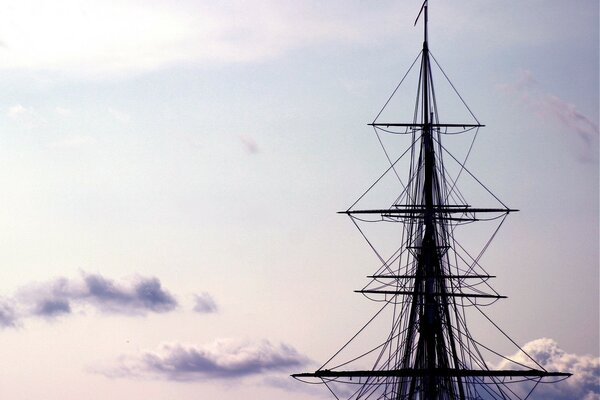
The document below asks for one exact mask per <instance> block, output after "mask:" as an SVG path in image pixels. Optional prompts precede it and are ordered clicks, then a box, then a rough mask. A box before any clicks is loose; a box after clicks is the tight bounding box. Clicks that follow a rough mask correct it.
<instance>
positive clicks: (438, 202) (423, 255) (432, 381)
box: [398, 1, 465, 400]
mask: <svg viewBox="0 0 600 400" xmlns="http://www.w3.org/2000/svg"><path fill="white" fill-rule="evenodd" d="M427 8H428V5H427V1H425V2H424V3H423V6H422V8H421V12H420V13H419V16H420V15H421V14H423V21H424V23H423V37H424V39H423V50H422V59H421V74H420V75H421V82H420V88H421V93H420V97H421V100H422V107H421V124H422V137H421V149H420V154H421V156H420V162H419V169H421V170H423V171H424V176H423V180H422V184H418V185H415V193H414V195H413V196H412V198H413V199H419V198H420V199H421V207H422V209H423V211H424V218H423V220H422V221H423V227H422V228H421V229H423V230H424V233H423V236H422V237H419V236H417V239H416V240H415V241H416V242H420V243H421V244H420V246H419V245H418V244H419V243H413V247H414V248H415V249H416V259H417V270H416V276H417V278H416V279H415V285H414V294H413V302H412V307H413V308H414V310H413V311H412V312H411V314H417V315H418V320H417V321H414V323H413V325H412V330H413V331H414V332H413V334H412V335H411V340H415V336H416V333H417V332H416V331H417V330H418V343H417V346H416V356H415V357H414V358H413V357H411V354H410V352H411V351H412V349H413V348H414V347H413V346H411V345H410V343H407V346H405V356H404V365H403V367H404V368H414V369H421V370H424V371H427V373H426V374H425V375H424V376H423V378H422V381H421V382H419V380H417V379H413V380H411V382H410V385H409V387H408V388H406V387H404V386H406V385H405V382H404V381H401V383H400V387H399V390H398V396H399V398H400V396H401V395H402V394H403V393H405V392H406V390H407V389H408V398H410V399H412V398H415V394H416V392H417V391H419V392H421V393H422V395H424V396H426V398H429V399H437V398H444V397H446V396H445V395H443V392H446V394H447V395H448V396H449V398H452V399H460V400H464V399H465V393H464V388H463V384H462V379H461V377H457V378H456V380H454V379H453V378H452V377H444V376H439V375H437V373H436V371H437V370H438V369H439V368H444V369H447V368H450V367H452V368H453V369H458V368H460V365H459V361H458V360H459V357H458V354H457V353H456V344H455V340H454V335H453V332H452V329H451V318H450V307H449V304H448V298H447V297H446V296H445V292H446V289H447V285H446V282H445V279H446V278H445V277H444V276H445V275H446V273H445V271H444V270H443V265H442V261H441V259H440V255H441V251H443V249H445V248H446V247H447V240H446V235H445V227H444V222H443V220H442V219H440V218H436V217H437V216H436V210H440V209H443V208H444V207H445V199H444V198H443V196H440V194H441V193H442V190H441V188H440V179H439V177H438V175H437V168H436V154H435V146H434V140H433V134H434V132H433V128H432V126H431V125H432V122H433V119H434V114H433V112H432V111H431V103H432V97H433V92H434V91H433V80H432V79H431V67H430V58H429V45H428V10H427ZM418 18H419V17H417V20H418ZM415 23H416V21H415ZM421 280H422V281H421ZM423 289H424V290H423ZM423 305H424V307H423ZM418 308H421V310H418ZM409 341H410V340H409ZM448 347H449V348H448ZM448 351H450V354H449V352H448ZM411 361H412V362H413V365H410V364H409V363H410V362H411ZM418 387H420V389H418Z"/></svg>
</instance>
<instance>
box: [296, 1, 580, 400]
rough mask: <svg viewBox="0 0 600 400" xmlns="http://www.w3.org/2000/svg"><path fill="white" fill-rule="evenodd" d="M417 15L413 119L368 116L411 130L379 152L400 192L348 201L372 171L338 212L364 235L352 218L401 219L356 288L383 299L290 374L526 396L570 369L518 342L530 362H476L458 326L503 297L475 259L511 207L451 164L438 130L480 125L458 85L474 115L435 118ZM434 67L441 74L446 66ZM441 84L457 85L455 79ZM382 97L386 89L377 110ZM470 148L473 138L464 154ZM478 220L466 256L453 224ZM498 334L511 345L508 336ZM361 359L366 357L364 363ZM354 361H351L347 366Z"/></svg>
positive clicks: (381, 386) (381, 390) (407, 393)
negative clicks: (366, 343)
mask: <svg viewBox="0 0 600 400" xmlns="http://www.w3.org/2000/svg"><path fill="white" fill-rule="evenodd" d="M421 17H422V19H423V23H424V41H423V48H422V50H421V53H420V61H421V63H420V70H419V80H418V90H417V101H416V106H415V109H414V119H413V121H411V122H402V123H395V122H387V121H386V122H380V121H378V118H379V117H380V116H381V114H382V112H380V113H379V114H378V115H377V117H376V118H375V121H373V122H372V123H371V124H369V125H371V126H372V127H373V129H374V130H375V133H376V134H377V135H378V139H379V140H380V143H382V142H381V139H380V137H379V133H380V132H383V133H393V134H398V133H401V134H408V135H412V142H411V145H410V147H409V148H408V149H407V150H406V151H405V152H404V153H402V155H401V156H400V157H399V158H398V159H397V160H395V161H392V160H391V158H390V156H389V154H388V152H387V151H386V149H385V146H384V151H386V157H387V158H388V160H389V161H390V168H388V170H387V171H386V172H385V173H384V175H385V174H387V173H389V172H390V171H393V172H394V174H396V176H397V178H398V180H399V182H400V184H401V187H402V191H401V193H400V195H399V196H398V197H397V198H396V200H395V201H394V202H393V204H391V205H390V206H389V207H387V208H377V209H355V208H354V207H355V206H356V205H357V203H358V202H359V201H360V200H361V199H362V198H363V197H364V196H365V195H366V194H367V192H369V191H370V190H371V189H372V188H373V187H374V186H375V185H376V184H377V183H378V182H379V181H380V179H381V177H380V178H379V179H378V180H377V181H376V182H375V183H374V184H373V185H372V186H371V187H370V188H369V189H368V190H367V192H365V194H363V195H362V196H361V197H360V198H359V199H358V200H357V201H356V202H355V203H354V204H353V205H352V206H351V207H350V208H349V209H348V210H346V211H343V212H341V213H344V214H347V215H348V216H349V217H350V218H351V219H352V221H353V222H354V223H355V225H356V226H357V228H358V229H359V230H360V232H361V234H363V236H365V239H366V238H367V237H366V235H365V233H364V232H363V231H362V229H361V228H360V226H359V225H358V223H359V222H360V221H365V220H363V219H361V218H359V216H360V217H362V218H365V217H369V216H378V217H379V219H377V220H368V222H375V221H380V222H395V223H400V224H402V226H403V230H402V238H401V240H402V246H401V247H400V248H399V249H397V250H396V251H395V252H393V254H392V255H391V256H389V257H384V256H383V255H381V254H380V253H379V252H378V251H377V250H376V249H375V247H374V246H373V245H372V244H371V242H370V241H369V245H370V246H371V247H372V248H373V250H374V251H375V252H376V254H377V256H378V257H379V259H380V261H381V266H380V268H379V269H378V270H377V271H376V272H375V273H373V274H372V275H370V276H369V278H370V279H371V281H370V282H369V284H367V285H366V286H365V287H364V288H363V289H361V290H358V291H357V292H359V293H362V294H363V295H365V296H368V297H369V298H370V299H373V300H376V301H382V302H383V303H384V305H383V307H382V308H381V309H380V310H379V311H378V312H377V314H376V315H375V316H374V317H373V318H371V319H370V320H369V321H368V322H367V324H366V325H365V326H364V327H363V328H362V329H361V330H360V331H359V332H358V333H357V334H356V335H354V336H353V337H352V339H350V341H348V342H347V343H346V344H345V345H344V346H343V347H342V348H341V349H340V350H339V351H338V352H337V353H336V354H335V355H334V356H333V357H332V358H331V359H329V360H328V361H327V362H326V363H325V364H324V365H323V366H321V368H319V369H318V370H317V371H315V372H312V373H300V374H294V375H293V377H295V378H297V379H301V380H304V379H308V378H316V379H319V380H320V381H321V382H322V383H324V384H325V385H326V386H327V388H328V389H329V390H330V391H331V393H332V394H333V396H335V398H337V399H340V398H347V399H349V400H359V399H389V400H400V399H407V400H416V399H419V400H424V399H427V400H446V399H447V400H454V399H460V400H467V399H469V400H472V399H504V400H506V399H525V398H527V397H529V395H530V394H531V391H532V390H533V389H534V388H535V386H537V384H538V383H540V382H542V380H543V379H544V378H546V380H547V379H548V378H554V380H560V379H565V378H566V377H568V376H570V374H569V373H563V372H550V371H546V370H545V369H544V368H543V367H542V366H541V365H540V364H539V363H537V362H536V361H535V360H533V359H532V358H531V357H529V356H528V355H527V354H526V353H524V352H523V350H522V349H520V348H519V350H520V351H521V352H523V354H525V356H526V357H527V358H528V360H529V361H530V364H531V365H525V364H523V363H519V362H517V361H515V360H509V359H508V358H507V357H504V356H501V357H502V358H503V359H504V360H505V361H506V363H507V364H508V365H510V366H511V368H503V369H492V368H490V367H489V366H488V364H487V362H486V360H484V356H483V354H482V353H481V349H482V348H483V349H485V350H488V351H491V352H492V354H495V355H499V354H498V353H497V352H494V351H493V350H491V349H489V348H488V347H486V346H484V345H482V344H481V343H480V342H478V341H476V340H475V339H474V338H473V337H472V336H471V334H470V332H469V330H468V328H467V324H466V314H465V309H466V308H467V307H474V308H475V309H476V310H477V311H479V312H480V313H482V314H483V315H484V316H485V318H486V319H488V320H489V321H490V322H491V320H490V319H489V317H487V316H486V315H485V313H484V312H483V311H482V310H481V304H480V303H478V301H481V300H482V299H489V301H490V302H494V301H496V300H498V299H501V298H505V296H501V295H500V294H498V293H497V292H496V291H495V290H494V289H493V288H492V287H491V286H490V285H489V283H488V282H487V281H488V280H489V279H491V278H493V277H494V276H492V275H490V274H488V273H487V272H486V271H485V270H484V269H483V267H481V265H480V263H479V260H480V258H481V255H482V254H483V253H484V252H485V250H486V249H487V247H488V246H489V244H490V242H491V241H492V239H493V238H494V237H495V235H496V233H497V232H498V229H499V228H500V226H501V225H502V223H503V222H504V220H505V218H506V217H507V215H508V214H509V213H511V212H516V211H518V210H515V209H511V208H509V207H507V206H506V205H505V204H504V203H502V202H501V201H500V199H498V197H497V196H495V195H494V194H493V193H492V192H491V191H490V190H489V189H487V188H486V187H485V186H483V184H481V182H480V181H479V180H478V179H477V178H475V177H474V175H473V174H471V172H470V171H468V170H467V169H466V167H465V163H466V158H465V161H463V162H460V161H459V160H458V159H457V158H456V157H454V156H453V155H452V154H450V153H449V152H448V151H447V150H446V148H445V147H444V146H442V144H441V136H442V135H444V134H458V133H465V132H471V131H475V135H476V134H477V132H478V131H479V128H481V127H483V126H484V125H482V124H481V123H480V122H479V121H478V120H477V118H475V116H474V115H473V113H472V112H471V110H470V109H469V107H468V106H467V105H466V103H465V102H464V100H463V99H462V97H461V96H460V94H458V92H456V95H458V97H459V98H460V100H461V102H462V104H463V105H464V107H466V109H467V110H468V113H469V115H470V116H471V118H472V119H473V120H474V121H473V122H471V121H470V122H467V123H459V122H453V123H442V122H440V121H439V117H438V106H437V101H436V97H435V90H434V85H433V75H432V63H431V60H432V59H433V60H434V62H435V65H437V66H438V67H439V68H440V70H441V67H440V66H439V64H438V63H437V61H436V60H435V59H434V58H433V57H432V56H431V53H430V50H429V44H428V2H427V1H425V2H424V3H423V5H422V7H421V10H420V12H419V15H418V17H417V20H416V21H415V24H416V23H417V22H418V20H419V19H420V18H421ZM415 61H416V60H415ZM414 64H415V63H413V65H414ZM411 68H412V66H411ZM409 71H410V70H409ZM441 71H442V74H443V75H444V77H445V78H446V79H447V76H446V74H445V73H444V72H443V70H441ZM407 75H408V73H407ZM407 75H405V76H404V78H406V76H407ZM404 78H403V79H402V81H401V83H400V84H402V82H403V81H404ZM448 82H449V83H450V85H451V87H452V89H454V90H455V91H456V89H455V88H454V85H453V84H452V83H451V82H450V81H448ZM397 90H398V88H396V90H394V93H393V94H392V96H394V94H395V93H396V91H397ZM390 100H391V97H390V99H389V100H388V102H386V104H385V105H384V109H385V108H386V106H387V105H388V103H389V102H390ZM382 111H383V109H382ZM384 128H404V131H402V132H395V131H391V130H389V129H384ZM473 140H474V139H473ZM382 146H383V143H382ZM471 148H472V144H471V147H470V148H469V152H468V153H467V156H468V154H470V150H471ZM407 154H410V168H409V175H408V180H407V182H406V184H405V183H403V181H402V180H401V179H400V176H399V175H398V173H397V171H396V167H397V163H398V161H399V160H400V159H401V158H402V157H404V156H405V155H407ZM444 154H449V155H450V156H451V158H452V159H453V160H454V161H455V162H457V163H458V164H459V165H460V170H459V172H458V174H457V176H456V177H455V178H451V177H450V176H449V173H448V171H447V169H446V168H445V166H444V161H443V155H444ZM463 172H466V174H468V175H469V176H471V177H472V178H473V179H474V180H475V181H476V182H477V183H478V184H479V185H481V187H483V189H484V190H485V192H487V193H488V194H489V195H491V197H492V198H493V199H494V200H495V201H496V203H498V206H495V207H471V205H469V203H468V202H467V201H466V199H465V198H464V196H463V195H462V193H461V192H460V191H459V189H458V187H457V184H456V183H457V181H458V178H459V177H460V176H461V174H463ZM483 215H486V217H483ZM480 220H498V221H499V224H498V227H497V228H496V229H495V230H494V232H493V234H492V235H491V238H490V239H489V240H488V241H487V242H486V244H485V246H484V247H483V249H482V250H481V252H480V253H479V254H478V255H477V256H475V257H473V256H471V255H470V254H469V253H468V252H467V251H466V250H465V248H464V247H463V246H462V245H461V244H460V243H459V242H458V241H457V240H456V238H455V236H454V233H455V232H454V231H455V229H456V227H457V226H459V225H462V224H465V223H471V222H475V221H480ZM367 240H368V239H367ZM371 296H372V297H371ZM375 296H376V297H375ZM386 309H389V310H391V314H392V318H391V329H390V330H389V332H388V333H387V335H386V337H385V338H384V339H383V341H382V342H380V343H377V344H376V346H375V347H373V348H371V349H369V350H367V351H364V352H360V353H359V354H358V355H357V356H355V357H352V358H350V359H349V360H345V361H341V362H337V360H338V359H339V358H340V357H341V355H342V353H343V352H344V351H345V350H347V349H348V348H349V346H350V345H351V344H352V343H353V342H354V341H355V340H357V338H358V337H359V336H360V335H361V334H363V333H364V330H365V329H366V328H367V327H368V326H369V325H370V324H372V323H373V321H375V320H376V319H377V318H380V317H381V315H382V312H383V311H384V310H386ZM492 324H493V322H492ZM493 325H494V326H496V325H495V324H493ZM500 332H501V333H502V334H503V335H505V334H504V332H502V331H500ZM506 338H507V339H508V340H510V342H511V343H513V344H515V343H514V341H512V340H511V339H510V338H508V336H506ZM515 346H516V344H515ZM517 347H518V346H517ZM334 361H335V362H336V363H334ZM367 363H370V365H369V366H368V367H366V368H365V367H364V366H365V365H366V364H367ZM353 365H357V366H359V368H356V369H349V367H351V366H353ZM360 366H362V368H360ZM516 378H519V379H516ZM522 380H528V381H531V382H532V388H531V389H530V390H528V391H527V392H522V391H519V390H515V389H512V388H511V385H510V384H511V383H517V382H521V381H522ZM339 384H348V385H349V387H350V389H340V386H339Z"/></svg>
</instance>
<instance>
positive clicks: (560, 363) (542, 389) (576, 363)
mask: <svg viewBox="0 0 600 400" xmlns="http://www.w3.org/2000/svg"><path fill="white" fill-rule="evenodd" d="M523 350H525V351H526V352H527V353H528V354H529V355H531V356H532V357H533V358H534V359H535V360H536V361H538V362H539V363H540V364H541V365H542V366H543V367H544V368H545V369H547V370H548V371H559V372H570V373H572V374H573V376H571V377H570V378H568V379H566V380H564V381H562V382H558V383H553V384H551V383H547V384H544V383H541V384H539V385H538V387H537V388H536V389H535V391H534V393H533V396H532V398H534V399H544V400H573V399H581V400H599V399H600V386H598V382H599V381H600V359H599V358H597V357H593V356H590V355H578V354H571V353H567V352H565V351H564V350H562V349H561V348H560V347H559V346H558V344H557V343H556V341H554V340H552V339H548V338H542V339H536V340H533V341H531V342H529V343H527V344H526V345H525V346H523ZM510 358H512V359H513V360H515V361H518V362H520V363H523V364H526V365H530V364H531V362H530V360H529V359H528V358H527V357H526V356H525V355H524V354H523V353H517V354H515V355H513V356H512V357H510ZM507 366H508V362H504V363H501V364H500V365H499V368H504V367H507ZM517 390H518V391H520V394H523V395H525V394H526V393H527V388H525V387H524V385H523V387H517Z"/></svg>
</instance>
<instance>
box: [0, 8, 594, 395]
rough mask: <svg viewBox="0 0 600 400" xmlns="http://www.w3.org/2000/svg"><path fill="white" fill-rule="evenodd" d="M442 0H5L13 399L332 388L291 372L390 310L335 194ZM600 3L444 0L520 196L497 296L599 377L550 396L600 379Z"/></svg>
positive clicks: (485, 155) (359, 164)
mask: <svg viewBox="0 0 600 400" xmlns="http://www.w3.org/2000/svg"><path fill="white" fill-rule="evenodd" d="M420 6H421V4H420V2H419V1H416V0H415V1H412V0H411V1H407V0H404V1H400V0H396V1H391V0H383V1H364V0H361V1H354V0H352V1H338V0H331V1H328V2H322V1H313V0H307V1H302V2H297V1H295V2H294V1H286V0H277V1H275V0H262V1H242V0H238V1H235V0H231V1H222V2H210V1H202V0H197V1H190V0H183V1H179V2H169V1H161V0H150V1H128V0H122V1H119V2H106V1H88V0H79V1H75V0H73V1H69V0H56V1H53V2H51V3H49V2H42V1H34V0H20V1H11V0H8V1H5V2H3V3H2V12H0V93H1V95H0V185H1V187H2V189H3V190H2V192H1V195H0V199H1V204H2V208H1V209H0V227H2V228H3V229H1V230H0V265H1V266H2V271H3V273H2V279H1V280H0V328H1V329H0V336H1V337H2V340H1V342H2V346H3V348H2V358H1V360H0V396H1V397H2V398H4V399H11V400H25V399H34V398H44V399H48V400H53V399H75V398H87V399H90V400H94V399H106V398H111V399H114V400H122V399H155V400H163V399H164V400H167V399H173V398H177V399H181V400H187V399H219V400H220V399H223V400H229V399H238V398H242V397H243V398H256V399H258V398H260V399H264V400H270V399H278V400H294V399H324V398H328V397H327V395H328V393H327V391H326V390H325V389H324V388H321V387H312V386H309V387H306V386H305V385H298V384H295V382H294V381H293V380H292V379H291V378H289V374H290V373H294V372H303V371H311V370H314V369H315V368H317V367H318V366H319V365H321V364H320V363H323V362H324V361H325V360H327V359H328V358H329V357H330V356H331V355H332V354H333V353H334V352H335V351H336V350H337V349H338V348H339V347H340V346H341V345H342V344H343V343H345V341H346V340H347V339H348V338H349V337H350V336H351V335H352V334H354V333H355V331H356V330H357V329H358V328H360V326H362V324H363V323H364V322H365V321H366V320H368V319H369V318H370V316H371V315H373V314H374V312H375V311H376V310H377V308H378V306H377V305H376V304H375V305H373V304H371V303H369V302H368V301H366V300H365V299H364V298H362V297H361V296H360V295H358V294H355V293H353V290H356V289H359V288H361V287H362V286H363V285H364V284H365V283H366V278H365V276H366V275H369V274H370V273H372V272H373V271H375V270H376V269H377V267H378V264H377V260H376V258H375V257H374V256H373V254H372V252H371V251H370V249H369V247H368V245H367V243H365V242H364V240H362V238H361V237H360V234H359V233H358V232H357V231H356V229H355V228H354V226H353V224H352V223H351V222H350V221H349V220H348V219H347V217H345V216H343V215H338V214H336V212H337V211H339V210H345V209H346V208H347V207H348V206H349V205H350V204H352V203H353V202H354V200H355V199H356V198H357V197H358V196H359V195H360V194H361V193H362V192H363V191H364V190H365V189H366V188H367V187H368V186H369V185H370V184H371V183H372V182H373V181H374V180H375V179H376V178H377V177H378V176H379V175H380V174H381V173H382V172H383V171H384V170H385V169H386V168H387V160H386V159H385V155H384V154H383V152H382V151H381V149H380V147H379V143H378V142H377V138H376V137H375V136H374V135H373V132H372V130H370V129H369V127H368V126H367V125H366V124H367V123H369V122H371V121H372V120H373V118H374V117H375V116H376V115H377V112H378V111H379V110H380V108H381V107H382V106H383V104H384V103H385V101H386V99H387V98H388V96H389V94H390V93H391V92H392V90H393V89H394V87H395V86H396V85H397V84H398V82H399V81H400V79H401V78H402V76H403V75H404V72H405V71H406V69H407V68H408V67H409V66H410V64H411V63H412V61H413V60H414V59H415V57H416V56H417V55H418V53H419V50H420V47H421V41H422V38H421V34H422V31H421V28H420V27H419V26H418V27H413V23H414V20H415V17H416V15H417V13H418V11H419V8H420ZM598 7H599V6H598V2H597V1H595V0H580V1H578V2H565V1H559V0H545V1H541V0H531V1H528V2H522V1H515V0H505V1H502V2H497V1H491V0H484V1H481V0H461V1H449V0H436V1H433V0H432V1H431V2H430V26H431V30H430V48H431V51H432V54H433V55H434V56H435V58H436V59H437V60H438V61H439V62H440V64H441V65H442V66H443V68H444V71H445V72H446V73H447V74H448V75H449V76H450V78H451V79H452V82H453V83H454V85H455V86H456V87H457V88H458V90H459V91H460V93H461V95H462V96H463V98H464V99H465V100H466V101H467V103H468V104H469V107H470V108H471V110H472V111H473V112H474V114H475V115H476V116H477V118H478V119H479V120H480V121H481V122H482V123H483V124H485V125H486V127H485V128H484V129H483V130H482V131H481V133H480V134H479V136H478V139H477V142H476V145H475V148H474V150H473V154H472V156H471V157H470V160H469V165H468V167H469V169H470V170H471V171H473V172H474V173H476V175H477V177H478V178H480V179H481V180H482V181H483V182H485V184H486V185H487V186H488V187H490V188H492V189H493V191H494V193H496V194H498V195H499V197H500V198H501V199H502V201H504V202H505V203H506V204H508V205H509V206H511V207H513V208H517V209H519V210H520V212H519V213H516V214H514V215H511V216H510V218H509V219H508V220H507V222H506V223H505V224H504V225H503V229H502V230H501V231H500V233H499V234H498V237H497V238H496V240H495V241H494V243H493V246H492V247H491V248H490V250H489V251H488V252H487V253H486V256H485V257H484V258H483V259H482V263H483V265H484V266H485V268H486V270H487V271H488V272H490V273H491V274H493V275H497V276H498V278H497V279H496V280H495V282H494V287H495V289H496V290H498V291H499V292H500V293H501V294H503V295H506V296H508V299H507V300H503V301H502V302H499V303H496V304H495V305H494V306H492V307H490V308H489V314H488V315H490V316H491V317H492V318H493V320H494V321H495V322H496V323H498V325H500V326H501V327H502V328H503V329H504V330H505V331H506V332H507V333H509V334H510V335H511V337H512V338H513V339H514V340H515V341H516V342H517V343H518V344H519V345H521V346H524V347H525V349H527V350H529V351H530V353H532V354H533V355H536V356H537V357H538V358H539V359H540V360H541V361H542V363H543V364H544V365H545V366H546V367H548V368H556V369H562V370H565V369H566V370H569V371H571V372H575V373H576V375H575V376H574V377H572V378H571V379H569V380H567V381H566V382H564V383H561V384H560V385H556V386H552V387H548V386H545V387H543V388H542V389H540V391H539V393H538V397H536V398H538V399H541V398H544V399H554V400H566V399H575V398H581V399H587V400H590V399H600V389H599V388H598V377H599V376H600V372H599V371H600V361H599V358H598V357H599V355H600V350H599V343H600V339H599V332H598V330H599V325H600V323H599V314H600V312H599V302H598V295H599V272H598V271H599V265H598V263H599V261H598V260H599V255H598V242H599V236H598V226H599V221H598V213H599V211H598V210H599V202H598V192H599V187H598V182H599V176H598V169H599V168H598V158H599V157H598V146H599V145H598V118H599V117H598V112H599V111H598V110H599V100H598V97H599V95H598V88H599V80H598V70H599V64H598V52H599V41H598V37H599V31H598V30H599V28H598V26H599V22H598V21H599V17H598V15H599V10H598ZM438 101H439V102H440V107H443V106H441V104H443V99H441V98H439V99H438ZM401 140H403V139H401ZM448 140H453V139H451V138H448ZM399 143H400V144H399V148H403V146H404V147H406V146H407V145H408V143H402V142H399ZM471 326H472V331H473V332H474V333H475V335H476V336H477V335H478V334H479V335H480V337H481V336H483V337H488V336H487V335H488V333H489V332H490V331H489V327H488V326H487V325H486V324H485V321H477V320H473V321H472V325H471ZM489 337H492V336H489ZM491 345H492V346H495V347H496V348H497V349H499V350H500V351H502V352H504V353H505V354H509V355H510V354H514V353H515V351H514V348H513V347H510V346H506V344H505V343H501V342H498V343H491ZM490 361H491V362H498V360H490ZM90 389H91V390H90Z"/></svg>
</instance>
